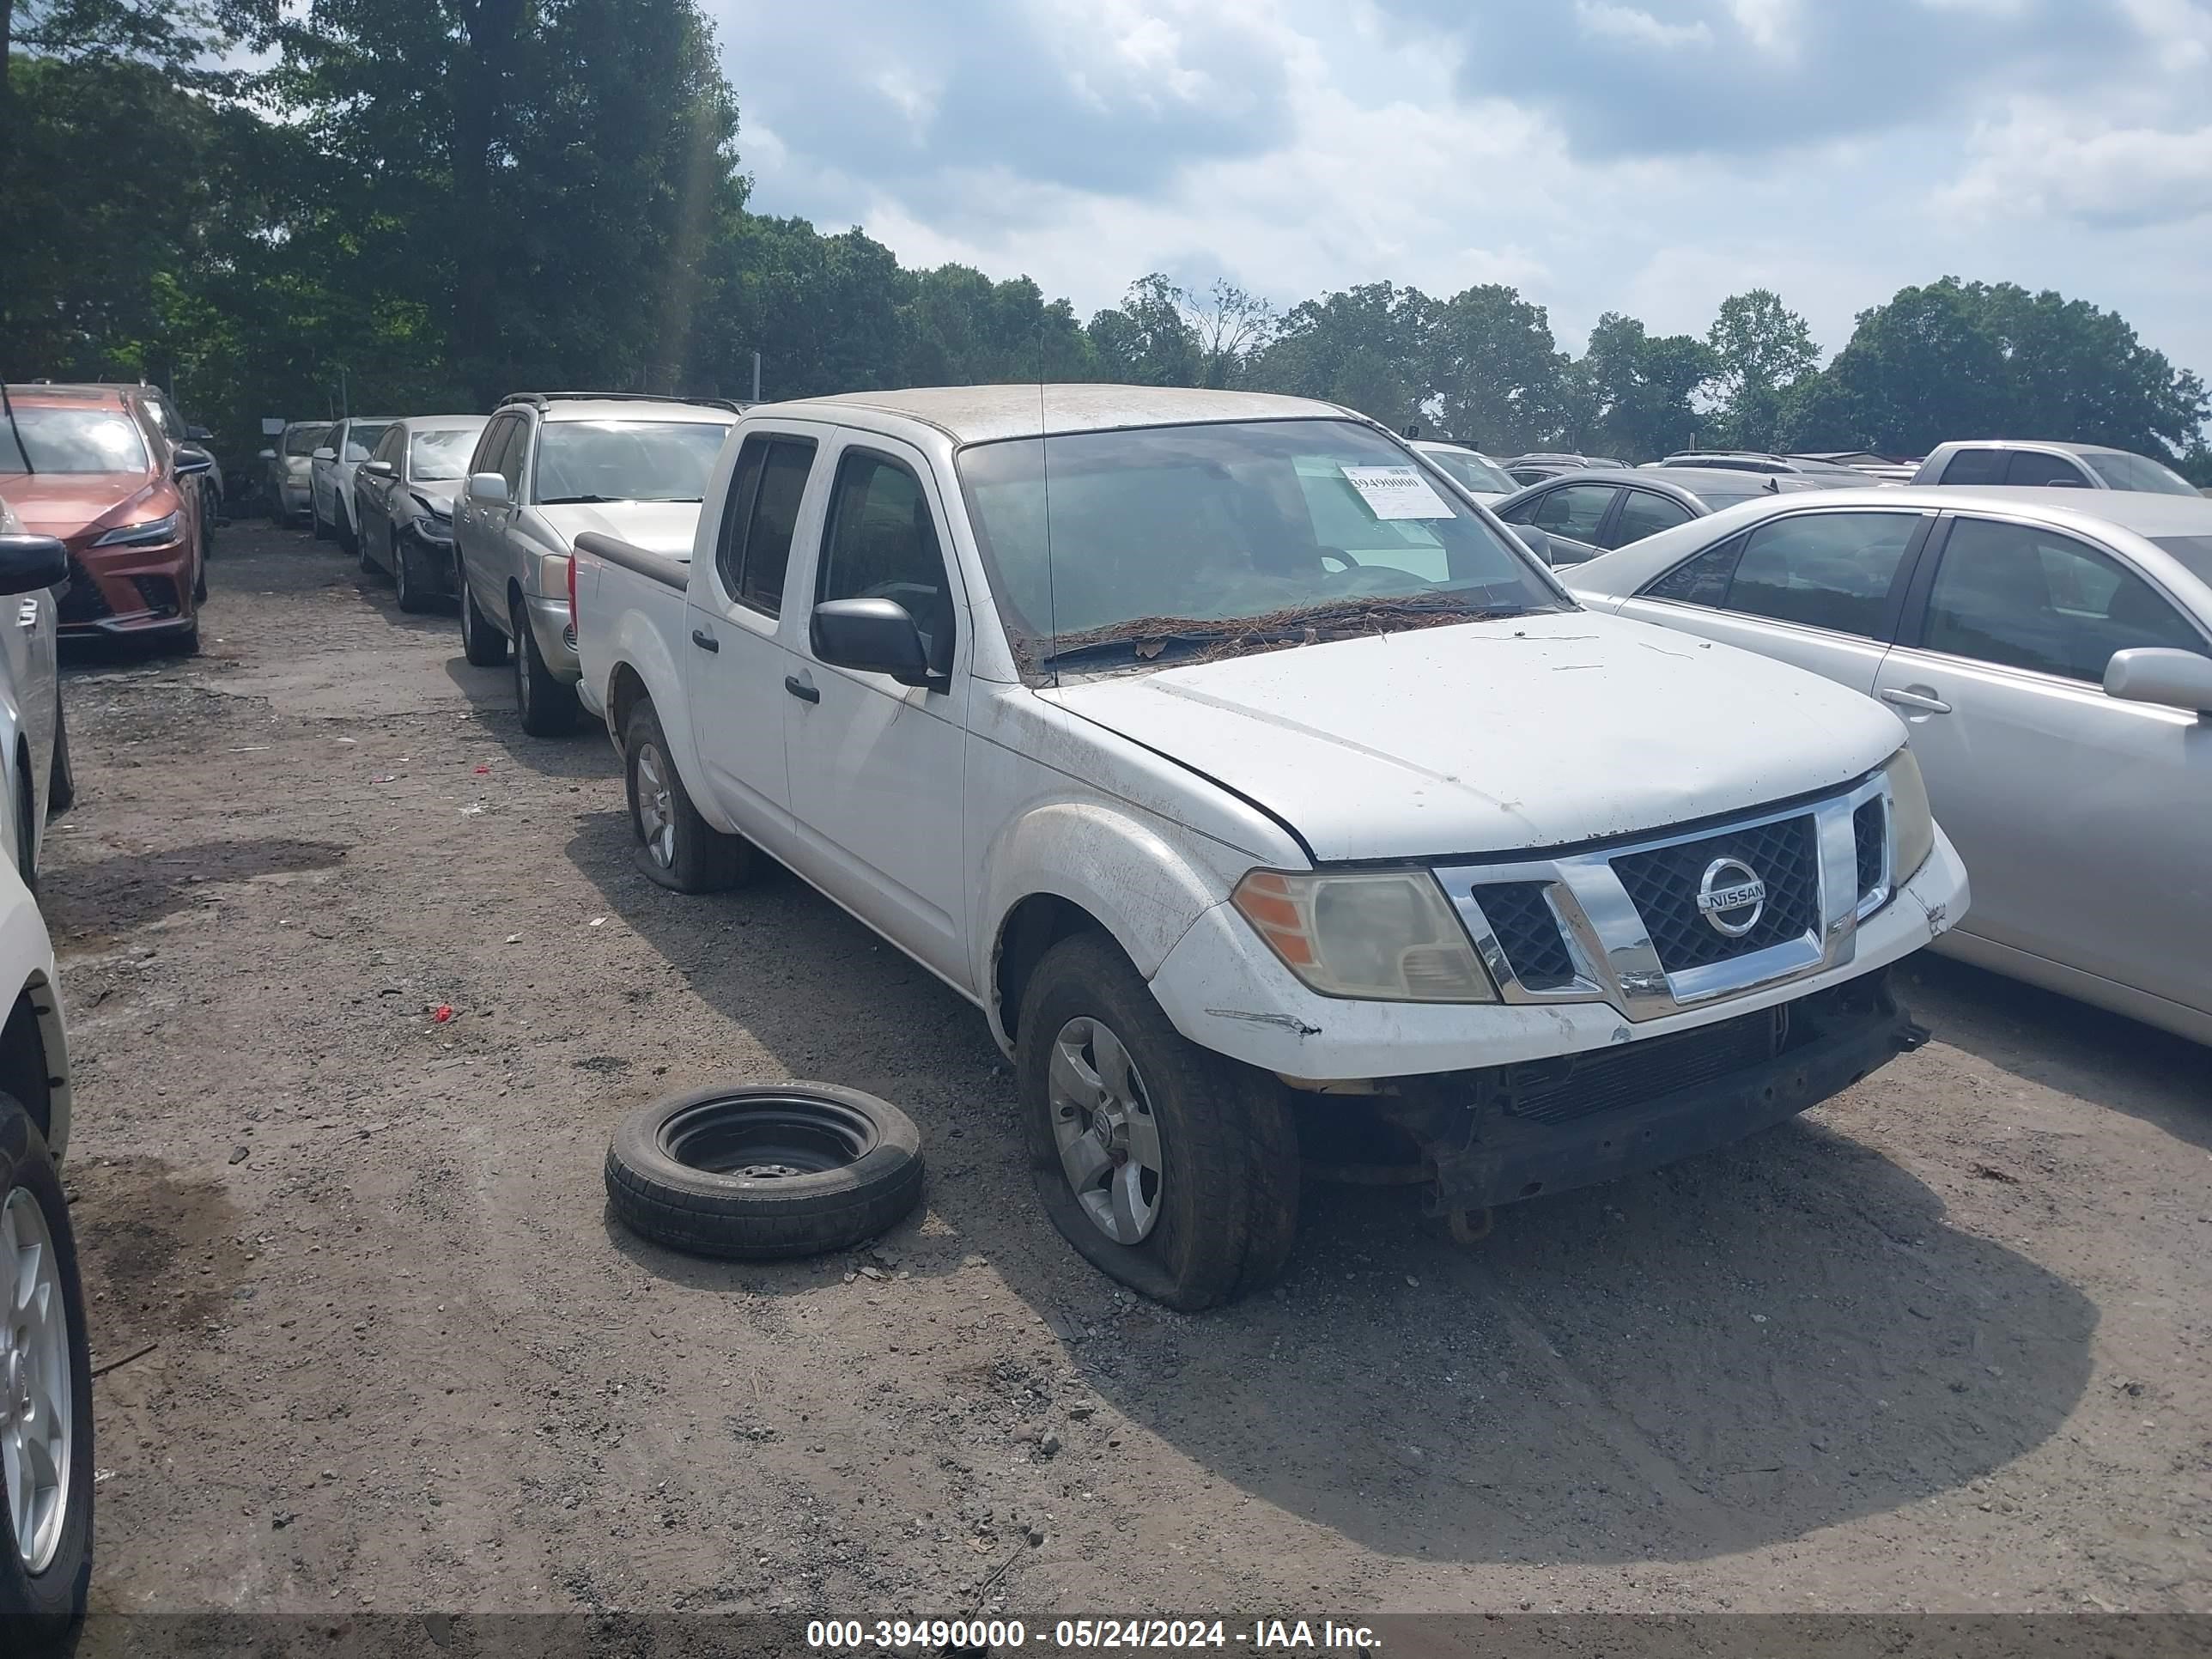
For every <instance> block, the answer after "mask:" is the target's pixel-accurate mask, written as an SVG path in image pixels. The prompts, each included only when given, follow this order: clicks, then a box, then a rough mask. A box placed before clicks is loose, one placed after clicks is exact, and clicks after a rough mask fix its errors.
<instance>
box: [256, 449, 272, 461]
mask: <svg viewBox="0 0 2212 1659" xmlns="http://www.w3.org/2000/svg"><path fill="white" fill-rule="evenodd" d="M254 459H257V460H263V461H273V460H275V459H276V451H275V450H273V449H264V450H263V451H262V452H261V453H260V454H259V455H258V456H256V457H255V458H254Z"/></svg>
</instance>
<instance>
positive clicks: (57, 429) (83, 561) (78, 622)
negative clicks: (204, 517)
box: [0, 386, 213, 651]
mask: <svg viewBox="0 0 2212 1659" xmlns="http://www.w3.org/2000/svg"><path fill="white" fill-rule="evenodd" d="M8 406H9V410H12V411H13V418H12V419H11V418H8V417H7V416H0V495H6V496H7V498H8V499H9V501H11V502H12V503H13V504H14V506H15V513H16V516H17V517H18V518H20V519H21V520H22V521H23V526H24V528H25V529H26V530H27V531H29V532H32V533H33V534H35V535H40V536H52V537H54V538H58V540H59V541H60V542H61V543H62V544H64V546H65V547H66V548H68V550H69V562H70V585H69V586H68V588H67V589H66V590H65V591H64V592H63V594H62V598H61V603H60V605H59V607H58V618H59V622H60V629H61V635H62V637H63V638H64V639H68V638H71V637H76V638H86V637H90V636H93V635H142V634H143V635H163V636H167V637H168V638H170V639H172V640H173V641H176V642H177V643H178V644H179V645H181V646H182V647H184V649H185V650H186V651H196V650H197V649H198V648H199V637H200V616H199V604H200V601H201V600H202V599H205V598H206V597H207V572H206V569H205V568H204V564H203V562H202V550H203V548H204V545H205V544H204V540H203V538H202V537H201V534H200V513H201V494H200V490H199V489H198V487H197V483H196V482H194V481H195V480H196V479H197V476H198V475H199V474H201V473H203V472H205V471H207V470H208V468H209V467H210V465H212V464H213V463H212V459H211V458H210V457H209V456H208V455H207V454H206V453H204V452H203V451H200V450H197V449H195V448H194V447H191V445H189V444H173V443H172V442H171V441H169V440H168V438H167V437H166V436H165V435H163V434H162V431H161V426H160V424H159V422H156V421H155V419H154V417H153V416H152V414H151V412H150V411H149V410H148V409H147V408H146V406H145V401H144V399H143V398H139V397H137V396H136V395H135V394H134V392H132V391H131V390H128V389H125V390H117V389H115V388H112V387H107V386H9V388H8Z"/></svg>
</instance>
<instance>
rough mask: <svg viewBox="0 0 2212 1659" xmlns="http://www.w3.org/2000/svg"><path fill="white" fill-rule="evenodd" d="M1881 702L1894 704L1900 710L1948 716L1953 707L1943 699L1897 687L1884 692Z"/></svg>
mask: <svg viewBox="0 0 2212 1659" xmlns="http://www.w3.org/2000/svg"><path fill="white" fill-rule="evenodd" d="M1881 700H1882V701H1883V702H1893V703H1895V704H1896V705H1897V706H1898V707H1899V708H1917V709H1918V710H1920V711H1921V712H1922V713H1923V714H1949V713H1950V712H1951V705H1950V704H1949V703H1948V702H1944V701H1943V699H1942V698H1941V697H1935V696H1929V695H1928V693H1926V692H1924V691H1904V690H1899V689H1898V688H1897V687H1895V686H1886V687H1884V688H1883V690H1882V694H1881Z"/></svg>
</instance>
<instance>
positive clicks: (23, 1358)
mask: <svg viewBox="0 0 2212 1659" xmlns="http://www.w3.org/2000/svg"><path fill="white" fill-rule="evenodd" d="M72 1403H73V1401H72V1400H71V1397H70V1328H69V1304H68V1301H67V1299H66V1298H65V1297H64V1296H63V1294H62V1283H61V1277H60V1273H59V1272H58V1266H57V1263H56V1259H55V1255H54V1240H53V1234H52V1232H51V1231H48V1229H47V1226H46V1213H45V1212H43V1211H42V1210H40V1207H39V1200H37V1199H36V1198H35V1197H34V1196H33V1194H32V1193H31V1191H30V1189H29V1188H25V1187H18V1188H15V1190H14V1191H12V1192H10V1193H9V1194H8V1201H7V1203H6V1204H5V1205H4V1206H0V1484H4V1485H5V1486H6V1488H7V1498H8V1516H9V1522H11V1523H12V1525H13V1527H14V1530H15V1552H16V1553H17V1554H18V1555H20V1556H21V1558H22V1560H23V1566H24V1570H25V1571H27V1572H32V1573H40V1572H44V1571H46V1569H47V1568H48V1567H49V1566H51V1565H52V1564H53V1559H54V1555H55V1553H56V1552H57V1551H58V1550H59V1549H60V1548H61V1542H62V1529H63V1528H64V1525H65V1523H66V1522H68V1519H69V1498H70V1493H69V1474H70V1454H71V1452H72V1450H73V1447H72V1446H71V1444H70V1441H71V1428H72V1425H73V1424H74V1422H75V1413H73V1412H72V1410H71V1409H70V1407H71V1406H72Z"/></svg>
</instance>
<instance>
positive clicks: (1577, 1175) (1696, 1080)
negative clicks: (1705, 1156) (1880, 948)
mask: <svg viewBox="0 0 2212 1659" xmlns="http://www.w3.org/2000/svg"><path fill="white" fill-rule="evenodd" d="M1927 1037H1928V1034H1927V1032H1926V1031H1924V1030H1922V1029H1921V1028H1920V1027H1919V1026H1917V1025H1916V1024H1913V1023H1912V1021H1911V1019H1910V1018H1908V1017H1907V1016H1906V1015H1905V1012H1904V1011H1903V1010H1902V1009H1900V1008H1899V1006H1898V1004H1897V1001H1896V999H1895V997H1894V996H1893V994H1891V991H1890V987H1889V970H1888V969H1886V968H1880V969H1875V971H1874V972H1872V973H1870V974H1866V975H1862V976H1861V977H1860V978H1858V979H1856V980H1852V981H1849V982H1848V983H1846V984H1844V985H1840V986H1837V987H1832V988H1831V989H1829V990H1826V991H1823V992H1820V993H1819V994H1817V995H1814V996H1811V997H1807V998H1805V999H1803V1000H1801V1001H1798V1002H1794V1003H1789V1004H1785V1005H1784V1006H1782V1007H1780V1008H1777V1009H1773V1010H1770V1011H1768V1012H1764V1013H1753V1014H1745V1015H1740V1016H1738V1017H1737V1018H1735V1019H1734V1020H1729V1021H1724V1022H1723V1023H1722V1024H1719V1025H1717V1026H1711V1027H1708V1028H1706V1029H1705V1030H1700V1031H1693V1032H1688V1033H1685V1034H1683V1035H1680V1036H1674V1037H1671V1038H1666V1039H1662V1041H1661V1042H1658V1043H1656V1044H1653V1045H1638V1048H1637V1049H1633V1050H1626V1051H1624V1050H1620V1049H1613V1050H1610V1051H1603V1052H1600V1053H1596V1054H1579V1055H1573V1056H1569V1057H1568V1058H1566V1059H1565V1060H1556V1061H1537V1062H1534V1063H1533V1064H1530V1065H1525V1066H1501V1067H1498V1068H1495V1069H1493V1070H1492V1071H1488V1072H1483V1073H1472V1074H1469V1075H1467V1076H1463V1077H1458V1078H1430V1079H1413V1080H1411V1083H1412V1086H1410V1087H1409V1088H1407V1091H1406V1092H1405V1093H1404V1094H1402V1095H1401V1096H1399V1097H1392V1098H1388V1099H1384V1100H1380V1101H1377V1102H1376V1104H1377V1106H1378V1107H1380V1108H1381V1109H1382V1110H1383V1115H1385V1116H1387V1117H1389V1118H1391V1119H1393V1120H1394V1121H1397V1122H1399V1123H1401V1125H1402V1126H1403V1127H1406V1128H1407V1129H1408V1130H1409V1131H1410V1132H1412V1133H1413V1138H1414V1139H1415V1140H1416V1141H1417V1142H1418V1143H1419V1144H1420V1145H1421V1146H1422V1148H1423V1150H1424V1152H1425V1155H1426V1156H1427V1158H1428V1160H1429V1162H1430V1164H1431V1168H1432V1170H1433V1171H1434V1180H1433V1182H1432V1183H1431V1188H1430V1192H1429V1201H1430V1205H1431V1209H1432V1210H1433V1211H1437V1212H1447V1211H1452V1210H1475V1209H1487V1208H1490V1207H1492V1206H1496V1205H1499V1204H1511V1203H1516V1202H1518V1201H1519V1200H1522V1199H1527V1198H1534V1197H1536V1196H1537V1195H1538V1194H1548V1193H1558V1192H1565V1191H1567V1190H1569V1189H1571V1188H1576V1187H1583V1186H1588V1185H1590V1184H1591V1183H1593V1182H1601V1181H1613V1180H1617V1179H1619V1178H1620V1177H1622V1176H1631V1175H1637V1174H1640V1173H1642V1172H1644V1170H1652V1169H1656V1168H1658V1167H1659V1166H1660V1165H1661V1164H1670V1163H1673V1162H1674V1160H1676V1159H1677V1158H1689V1157H1692V1156H1694V1155H1696V1154H1697V1153H1699V1152H1710V1151H1712V1150H1713V1149H1715V1148H1716V1147H1719V1146H1727V1145H1729V1143H1731V1142H1733V1141H1737V1140H1741V1139H1744V1138H1745V1137H1747V1136H1748V1135H1752V1134H1755V1133H1758V1132H1759V1130H1761V1129H1765V1128H1769V1127H1772V1126H1773V1125H1775V1124H1777V1123H1779V1122H1781V1121H1784V1119H1786V1118H1791V1117H1795V1116H1796V1115H1797V1114H1798V1113H1800V1112H1802V1111H1804V1110H1806V1109H1808V1107H1812V1106H1817V1105H1819V1104H1820V1102H1822V1101H1824V1100H1826V1099H1827V1098H1828V1097H1830V1096H1831V1095H1834V1094H1837V1093H1839V1092H1840V1091H1843V1090H1844V1089H1847V1088H1849V1087H1850V1085H1852V1084H1854V1083H1857V1081H1858V1080H1859V1079H1862V1078H1863V1077H1865V1076H1866V1075H1867V1074H1868V1073H1870V1072H1872V1071H1874V1070H1875V1069H1876V1068H1877V1067H1879V1066H1883V1065H1885V1064H1887V1062H1888V1061H1889V1060H1891V1059H1892V1058H1893V1057H1894V1056H1896V1055H1898V1054H1905V1053H1909V1052H1910V1051H1911V1050H1912V1049H1914V1048H1918V1047H1919V1046H1920V1045H1921V1044H1922V1043H1923V1042H1926V1041H1927Z"/></svg>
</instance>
